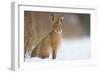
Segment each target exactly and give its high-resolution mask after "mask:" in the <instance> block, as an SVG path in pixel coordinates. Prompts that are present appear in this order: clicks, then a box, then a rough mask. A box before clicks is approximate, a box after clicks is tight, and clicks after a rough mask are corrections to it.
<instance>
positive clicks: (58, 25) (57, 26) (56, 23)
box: [51, 15, 64, 32]
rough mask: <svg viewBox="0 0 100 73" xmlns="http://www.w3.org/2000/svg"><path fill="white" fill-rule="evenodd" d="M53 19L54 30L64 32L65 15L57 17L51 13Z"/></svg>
mask: <svg viewBox="0 0 100 73" xmlns="http://www.w3.org/2000/svg"><path fill="white" fill-rule="evenodd" d="M51 19H52V25H53V27H52V31H53V32H62V29H61V24H62V20H63V19H64V16H60V17H58V18H57V19H56V18H55V16H54V15H51Z"/></svg>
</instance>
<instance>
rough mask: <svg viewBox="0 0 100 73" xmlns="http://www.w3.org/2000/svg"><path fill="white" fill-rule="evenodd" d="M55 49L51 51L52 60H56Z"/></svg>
mask: <svg viewBox="0 0 100 73" xmlns="http://www.w3.org/2000/svg"><path fill="white" fill-rule="evenodd" d="M56 55H57V49H53V50H52V59H56Z"/></svg>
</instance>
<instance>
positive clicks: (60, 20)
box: [59, 15, 64, 23]
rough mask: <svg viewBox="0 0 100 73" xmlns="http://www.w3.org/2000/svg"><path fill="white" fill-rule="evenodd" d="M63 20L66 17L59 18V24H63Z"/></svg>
mask: <svg viewBox="0 0 100 73" xmlns="http://www.w3.org/2000/svg"><path fill="white" fill-rule="evenodd" d="M63 19H64V15H62V16H61V17H60V18H59V23H61V22H62V20H63Z"/></svg>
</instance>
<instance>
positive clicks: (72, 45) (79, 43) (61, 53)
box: [25, 37, 91, 62]
mask: <svg viewBox="0 0 100 73" xmlns="http://www.w3.org/2000/svg"><path fill="white" fill-rule="evenodd" d="M90 47H91V43H90V38H89V37H85V38H82V39H74V40H69V39H63V40H62V43H61V47H60V48H59V50H58V53H57V58H56V59H55V60H75V59H89V58H90V52H91V48H90ZM40 60H52V59H51V56H50V58H49V59H40V58H37V57H35V58H30V57H26V58H25V61H26V62H32V61H40Z"/></svg>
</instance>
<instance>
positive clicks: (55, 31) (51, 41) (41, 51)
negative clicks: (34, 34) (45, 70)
mask: <svg viewBox="0 0 100 73" xmlns="http://www.w3.org/2000/svg"><path fill="white" fill-rule="evenodd" d="M51 17H52V25H53V26H52V29H51V31H50V32H49V33H48V35H47V36H46V37H44V38H43V39H42V40H41V41H40V42H39V43H38V44H37V45H36V46H35V48H33V50H32V52H31V57H40V58H42V59H45V58H49V56H50V54H52V59H56V55H57V51H58V49H59V47H60V43H61V32H62V29H61V24H62V20H63V18H64V16H61V17H59V18H58V19H55V17H54V15H51Z"/></svg>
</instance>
